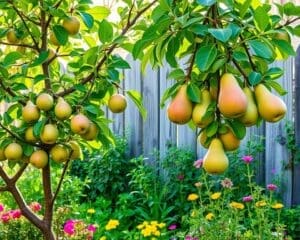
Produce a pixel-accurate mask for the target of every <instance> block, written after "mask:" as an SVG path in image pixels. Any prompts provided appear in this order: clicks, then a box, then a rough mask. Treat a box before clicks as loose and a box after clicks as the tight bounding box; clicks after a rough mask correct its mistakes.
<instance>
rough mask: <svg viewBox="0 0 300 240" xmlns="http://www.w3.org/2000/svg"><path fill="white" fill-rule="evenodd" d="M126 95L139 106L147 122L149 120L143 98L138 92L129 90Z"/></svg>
mask: <svg viewBox="0 0 300 240" xmlns="http://www.w3.org/2000/svg"><path fill="white" fill-rule="evenodd" d="M126 94H127V95H128V96H129V97H130V99H131V100H132V101H133V102H134V104H135V105H136V106H137V108H138V110H139V112H140V114H141V116H142V118H143V119H144V120H145V119H146V118H147V110H146V109H145V107H144V105H143V98H142V96H141V94H140V93H139V92H138V91H136V90H128V91H126Z"/></svg>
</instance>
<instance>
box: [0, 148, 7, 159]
mask: <svg viewBox="0 0 300 240" xmlns="http://www.w3.org/2000/svg"><path fill="white" fill-rule="evenodd" d="M4 160H6V157H5V154H4V149H3V148H0V161H4Z"/></svg>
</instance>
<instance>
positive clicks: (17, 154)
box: [4, 143, 23, 160]
mask: <svg viewBox="0 0 300 240" xmlns="http://www.w3.org/2000/svg"><path fill="white" fill-rule="evenodd" d="M4 155H5V157H6V159H8V160H21V158H22V156H23V149H22V147H21V145H20V144H18V143H10V144H9V145H8V146H7V147H6V148H5V150H4Z"/></svg>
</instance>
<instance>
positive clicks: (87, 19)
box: [79, 12, 94, 29]
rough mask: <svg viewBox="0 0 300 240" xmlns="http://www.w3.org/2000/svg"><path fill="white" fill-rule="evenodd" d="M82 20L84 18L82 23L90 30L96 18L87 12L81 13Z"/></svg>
mask: <svg viewBox="0 0 300 240" xmlns="http://www.w3.org/2000/svg"><path fill="white" fill-rule="evenodd" d="M79 14H80V16H81V18H82V21H83V22H84V24H85V26H86V27H87V28H88V29H91V28H92V27H93V25H94V18H93V16H92V15H91V14H88V13H86V12H79Z"/></svg>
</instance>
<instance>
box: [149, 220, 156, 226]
mask: <svg viewBox="0 0 300 240" xmlns="http://www.w3.org/2000/svg"><path fill="white" fill-rule="evenodd" d="M150 224H151V225H155V226H156V225H158V221H151V222H150Z"/></svg>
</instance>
